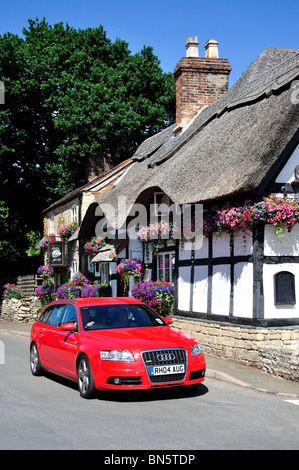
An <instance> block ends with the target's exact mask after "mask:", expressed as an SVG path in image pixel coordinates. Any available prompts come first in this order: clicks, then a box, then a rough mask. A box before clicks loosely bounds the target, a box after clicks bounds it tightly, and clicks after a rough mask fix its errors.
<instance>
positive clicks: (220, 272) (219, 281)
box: [211, 265, 230, 315]
mask: <svg viewBox="0 0 299 470" xmlns="http://www.w3.org/2000/svg"><path fill="white" fill-rule="evenodd" d="M229 301H230V266H229V265H219V266H214V268H213V277H212V307H211V308H212V313H213V314H215V315H229Z"/></svg>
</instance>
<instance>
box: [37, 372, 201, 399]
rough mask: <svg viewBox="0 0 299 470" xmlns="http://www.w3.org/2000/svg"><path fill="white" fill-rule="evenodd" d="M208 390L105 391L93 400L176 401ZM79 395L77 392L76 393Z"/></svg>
mask: <svg viewBox="0 0 299 470" xmlns="http://www.w3.org/2000/svg"><path fill="white" fill-rule="evenodd" d="M43 375H44V377H46V378H47V379H49V380H52V381H53V382H56V383H58V384H61V385H62V386H64V387H68V388H70V389H72V390H76V391H78V386H77V384H76V383H75V382H72V381H70V380H67V379H64V378H63V377H60V376H58V375H55V374H51V373H50V372H44V374H43ZM208 391H209V389H208V387H206V386H205V385H204V384H203V383H201V384H198V385H189V386H184V387H183V386H178V387H169V388H156V389H151V390H105V391H101V392H98V394H97V395H96V397H95V398H94V399H93V400H97V399H98V400H101V401H110V402H112V401H114V402H120V403H123V402H145V401H158V400H178V399H182V398H192V397H199V396H202V395H205V394H206V393H208ZM78 393H79V391H78Z"/></svg>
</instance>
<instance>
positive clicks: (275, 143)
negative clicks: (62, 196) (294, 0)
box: [46, 37, 299, 326]
mask: <svg viewBox="0 0 299 470" xmlns="http://www.w3.org/2000/svg"><path fill="white" fill-rule="evenodd" d="M198 46H199V43H198V41H197V37H195V38H192V37H189V38H188V39H187V43H186V56H185V57H183V58H182V59H181V60H180V61H179V62H178V64H177V65H176V67H175V70H174V77H175V80H176V122H175V123H174V124H172V125H170V126H168V127H167V128H166V129H165V130H163V131H161V132H159V133H157V134H155V135H153V136H152V137H149V138H148V139H146V140H145V141H144V142H143V143H142V144H141V145H140V146H139V148H138V149H137V150H136V152H135V154H134V155H133V156H132V157H131V159H129V160H127V161H126V164H125V166H124V167H122V169H121V171H122V173H121V177H117V178H114V179H113V174H112V173H110V176H111V177H110V178H109V172H107V173H106V175H105V178H106V179H105V178H102V179H100V180H99V181H102V183H101V184H102V188H104V189H105V190H101V193H99V192H98V193H97V195H96V197H94V199H93V200H91V202H90V205H89V207H88V209H86V210H85V213H84V214H83V215H82V216H81V220H80V224H79V228H78V230H77V232H76V234H75V235H74V236H73V237H72V239H71V241H70V244H68V249H70V247H71V245H72V244H73V246H74V247H75V245H76V243H77V246H79V245H80V246H83V244H84V242H85V241H86V240H87V239H88V236H90V235H91V234H93V235H94V234H95V229H96V226H97V224H98V223H99V221H100V220H101V218H105V219H106V220H108V221H109V223H110V224H111V226H112V227H113V228H114V230H115V232H114V237H111V239H110V240H107V244H106V246H105V247H103V249H102V250H100V252H99V253H97V255H96V256H94V257H90V258H89V260H88V263H89V264H88V269H93V270H94V273H95V275H96V277H97V276H99V278H101V276H102V275H104V273H105V276H106V279H107V280H108V282H109V283H110V284H111V286H112V291H113V295H120V294H121V291H120V285H119V280H118V276H117V272H116V266H117V264H118V263H119V262H120V260H121V259H123V258H137V259H141V260H143V261H144V262H145V264H146V271H145V274H144V277H143V279H144V280H148V279H153V280H156V279H159V278H161V279H163V280H164V281H168V282H170V283H172V284H173V285H174V287H175V304H174V314H175V315H180V316H186V317H191V318H192V317H193V318H202V319H209V320H215V321H226V322H233V323H241V324H249V325H250V324H252V325H260V326H273V325H274V326H275V325H298V324H299V308H298V306H297V303H296V302H297V298H298V292H299V224H298V223H297V221H296V223H295V224H294V226H293V227H292V228H291V229H288V228H287V227H285V230H284V231H282V232H281V233H279V234H278V233H277V226H276V225H275V224H274V223H271V222H267V221H265V220H264V219H261V221H260V222H257V223H255V224H253V225H252V226H250V225H248V224H247V225H246V226H244V227H243V228H240V229H239V230H227V229H223V230H222V232H221V236H220V235H219V233H217V230H216V229H215V230H210V231H207V232H206V233H205V236H204V237H203V239H201V240H200V242H198V243H192V242H191V241H185V242H182V241H180V240H165V243H164V244H162V245H161V247H160V248H159V250H158V251H157V252H156V251H155V252H153V251H151V246H149V247H147V248H149V250H147V249H146V247H145V245H146V244H145V243H144V242H143V241H142V240H140V239H138V238H137V239H131V238H130V237H129V236H128V237H127V238H126V239H124V238H123V237H120V236H119V234H118V228H119V227H121V226H124V227H126V226H127V225H128V222H129V221H130V214H129V210H130V207H132V206H133V204H142V206H145V207H147V208H148V210H149V208H150V207H152V206H153V205H154V206H155V205H156V206H157V211H159V204H160V203H161V202H163V203H164V204H166V205H167V204H168V205H169V206H172V205H175V206H176V207H178V210H181V211H183V210H184V208H186V207H188V206H191V207H194V206H195V205H197V204H201V205H202V206H203V214H204V217H208V216H209V215H210V216H211V217H213V216H214V215H215V214H217V213H218V214H219V213H220V212H221V211H223V210H224V209H225V208H227V207H228V205H229V206H230V207H234V206H235V207H245V206H246V204H247V206H248V207H252V206H253V205H254V204H258V203H259V202H260V203H261V202H262V201H263V200H264V198H266V197H269V196H270V198H272V199H273V198H274V199H273V200H275V198H281V199H283V198H287V199H288V200H290V201H292V202H293V204H294V203H296V201H297V198H298V193H299V171H298V169H299V167H298V165H299V145H298V143H299V131H298V123H299V99H298V83H299V82H298V79H299V50H295V49H285V48H276V47H274V48H272V47H270V48H267V49H265V50H264V51H263V52H262V53H261V54H260V56H259V57H258V58H257V59H256V60H255V61H254V62H253V63H252V64H251V65H250V66H249V67H248V69H247V70H246V71H245V72H244V73H243V74H242V76H241V78H240V79H239V80H238V81H237V82H236V83H235V85H234V86H232V87H231V88H230V89H229V86H228V84H229V74H230V71H231V66H230V64H229V62H228V60H227V59H221V58H219V53H218V42H217V41H216V40H208V41H207V42H206V44H205V54H204V57H201V56H200V54H199V47H198ZM99 184H100V183H99ZM105 185H106V186H105ZM94 194H95V193H94ZM122 198H123V199H125V200H126V205H125V206H124V205H120V204H119V201H120V200H121V199H122ZM248 201H251V202H250V203H249V202H248ZM250 204H251V206H250ZM107 207H109V210H108V209H107ZM255 207H258V206H255ZM98 208H101V210H102V214H103V215H98V214H99V211H98V210H97V209H98ZM55 210H56V213H57V211H58V210H59V204H58V205H56V208H55ZM55 210H54V211H53V208H52V212H51V211H50V210H48V211H46V217H48V218H49V217H50V216H53V213H54V212H55ZM112 213H113V216H114V217H111V214H112ZM269 217H270V216H269ZM131 218H132V217H131ZM115 220H117V224H116V223H115ZM205 220H208V219H205ZM269 220H270V219H269ZM298 220H299V219H298ZM84 263H85V261H84V260H83V259H82V258H78V269H79V270H80V271H83V270H84V269H85V268H86V264H84ZM130 282H131V284H130V288H132V286H133V284H132V282H133V281H132V279H131V281H130Z"/></svg>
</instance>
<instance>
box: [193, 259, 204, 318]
mask: <svg viewBox="0 0 299 470" xmlns="http://www.w3.org/2000/svg"><path fill="white" fill-rule="evenodd" d="M192 310H193V312H201V313H207V310H208V266H195V267H194V285H193V308H192Z"/></svg>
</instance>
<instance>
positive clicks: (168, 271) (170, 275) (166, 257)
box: [157, 251, 175, 284]
mask: <svg viewBox="0 0 299 470" xmlns="http://www.w3.org/2000/svg"><path fill="white" fill-rule="evenodd" d="M174 274H175V253H174V251H165V252H162V253H159V254H158V256H157V278H158V279H160V280H163V281H165V282H170V283H171V284H172V283H173V282H174Z"/></svg>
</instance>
